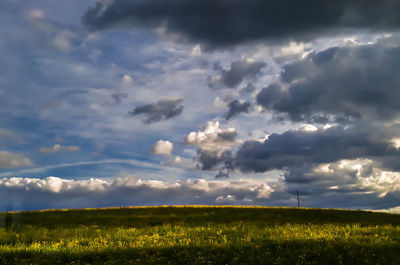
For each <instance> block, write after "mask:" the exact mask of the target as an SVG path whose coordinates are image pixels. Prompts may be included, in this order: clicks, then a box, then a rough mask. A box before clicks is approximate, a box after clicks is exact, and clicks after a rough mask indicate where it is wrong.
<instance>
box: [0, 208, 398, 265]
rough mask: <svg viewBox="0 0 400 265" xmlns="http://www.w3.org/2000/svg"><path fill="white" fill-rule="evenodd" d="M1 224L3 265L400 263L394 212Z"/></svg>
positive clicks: (153, 211) (27, 217)
mask: <svg viewBox="0 0 400 265" xmlns="http://www.w3.org/2000/svg"><path fill="white" fill-rule="evenodd" d="M11 219H12V221H11ZM0 224H3V228H0V264H119V265H123V264H400V215H392V214H386V213H372V212H364V211H347V210H325V209H301V208H300V209H298V208H264V207H189V206H188V207H136V208H112V209H88V210H59V211H38V212H19V213H12V214H11V215H10V214H8V215H6V214H5V213H1V214H0ZM4 224H5V225H4ZM4 226H5V227H4Z"/></svg>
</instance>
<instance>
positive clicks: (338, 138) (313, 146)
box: [235, 126, 400, 172]
mask: <svg viewBox="0 0 400 265" xmlns="http://www.w3.org/2000/svg"><path fill="white" fill-rule="evenodd" d="M399 155H400V152H399V151H398V149H395V148H394V147H393V146H391V144H390V143H389V142H388V141H387V140H386V139H380V138H376V139H375V138H374V137H373V135H371V134H370V132H369V131H368V130H362V129H361V130H360V129H356V128H343V127H341V126H336V127H332V128H330V129H320V130H317V131H314V132H309V131H295V130H291V131H287V132H285V133H282V134H272V135H270V136H269V138H268V140H266V141H264V142H259V141H246V142H245V143H244V144H243V145H242V146H241V147H240V149H239V151H238V152H237V154H236V158H235V167H236V168H238V169H240V170H242V171H244V172H265V171H268V170H273V169H285V168H289V169H290V168H296V167H302V166H304V165H307V164H312V165H318V164H321V163H330V162H335V161H338V160H341V159H357V158H371V157H374V158H378V159H383V158H385V157H393V156H397V157H398V156H399Z"/></svg>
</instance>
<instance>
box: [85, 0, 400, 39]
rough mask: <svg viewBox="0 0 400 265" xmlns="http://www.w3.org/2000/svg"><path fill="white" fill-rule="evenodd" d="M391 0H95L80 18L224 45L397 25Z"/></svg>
mask: <svg viewBox="0 0 400 265" xmlns="http://www.w3.org/2000/svg"><path fill="white" fill-rule="evenodd" d="M399 14H400V4H399V2H397V1H393V0H382V1H379V2H377V1H375V0H338V1H334V2H332V1H330V0H320V1H313V0H305V1H297V0H282V1H271V0H267V1H265V0H248V1H242V0H231V1H222V0H192V1H186V0H147V1H139V0H115V1H112V2H110V1H107V0H103V1H99V2H97V3H96V5H95V6H94V7H92V8H90V9H89V10H88V11H87V12H86V14H85V15H84V16H83V18H82V20H83V23H84V24H86V25H88V26H90V27H92V28H94V29H102V28H108V27H113V26H123V27H142V28H159V27H163V28H164V29H165V31H166V32H167V33H173V34H175V35H176V33H177V34H179V35H180V36H181V37H183V38H187V39H190V40H192V41H194V42H195V43H204V44H205V45H207V46H209V47H210V46H211V47H224V46H225V47H226V46H232V45H235V44H240V43H244V42H249V41H256V40H269V41H277V40H297V41H304V40H310V39H313V38H315V37H318V36H321V35H327V34H335V33H341V32H343V31H345V32H357V31H359V30H363V29H367V30H372V31H392V30H396V29H398V28H399V26H400V15H399Z"/></svg>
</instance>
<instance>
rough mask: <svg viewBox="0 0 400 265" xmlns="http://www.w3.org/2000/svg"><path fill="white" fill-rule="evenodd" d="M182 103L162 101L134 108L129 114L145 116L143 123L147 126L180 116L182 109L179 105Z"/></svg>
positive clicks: (179, 100)
mask: <svg viewBox="0 0 400 265" xmlns="http://www.w3.org/2000/svg"><path fill="white" fill-rule="evenodd" d="M182 101H183V99H163V100H160V101H157V102H156V103H152V104H147V105H143V106H139V107H136V108H135V109H134V110H132V111H130V112H129V114H130V115H132V116H136V115H143V116H145V119H144V120H143V122H144V123H147V124H150V123H154V122H159V121H162V120H169V119H172V118H174V117H177V116H179V115H181V114H182V112H183V108H184V107H183V106H182V105H180V103H182Z"/></svg>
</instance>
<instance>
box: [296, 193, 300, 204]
mask: <svg viewBox="0 0 400 265" xmlns="http://www.w3.org/2000/svg"><path fill="white" fill-rule="evenodd" d="M296 193H297V207H300V196H299V189H297V192H296Z"/></svg>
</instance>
